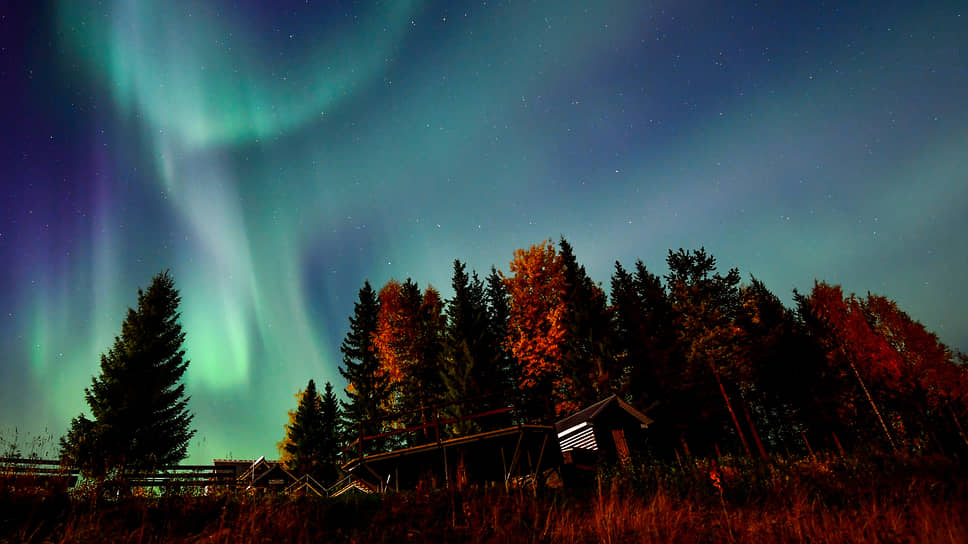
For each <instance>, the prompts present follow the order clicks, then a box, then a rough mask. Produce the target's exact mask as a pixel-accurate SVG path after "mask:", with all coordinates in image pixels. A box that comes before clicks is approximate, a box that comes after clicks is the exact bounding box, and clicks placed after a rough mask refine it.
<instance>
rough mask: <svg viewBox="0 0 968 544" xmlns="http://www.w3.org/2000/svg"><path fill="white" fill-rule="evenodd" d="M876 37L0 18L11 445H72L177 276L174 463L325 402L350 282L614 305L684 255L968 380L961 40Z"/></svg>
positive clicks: (943, 25) (937, 9)
mask: <svg viewBox="0 0 968 544" xmlns="http://www.w3.org/2000/svg"><path fill="white" fill-rule="evenodd" d="M11 4H12V5H11ZM727 4H732V5H728V6H727ZM889 4H890V3H888V2H883V1H876V2H847V3H844V5H838V3H837V2H832V3H820V2H804V3H802V4H795V3H784V7H776V6H775V5H774V3H773V2H763V3H760V4H758V3H749V2H709V3H708V4H707V3H702V2H690V1H681V2H643V1H614V2H607V1H601V2H572V1H567V0H555V1H549V2H530V1H521V0H513V1H486V2H480V1H478V2H467V3H459V2H407V1H404V0H394V1H390V2H385V3H383V5H381V6H377V5H375V3H374V2H359V3H356V2H353V3H349V2H321V1H317V0H313V1H309V0H306V1H299V2H287V1H278V2H263V1H257V0H248V1H236V2H215V1H211V2H210V1H203V0H197V1H183V0H179V1H172V0H166V1H149V0H104V1H101V2H83V1H80V0H64V1H63V2H59V3H58V2H54V3H44V2H31V1H22V2H11V3H4V4H3V6H0V93H2V101H0V166H2V170H0V179H2V186H0V187H2V190H0V433H3V434H5V435H6V436H8V437H9V433H12V432H13V429H14V428H16V429H17V431H18V432H19V433H21V435H22V434H23V433H28V434H33V435H41V434H44V433H45V429H46V433H49V434H52V435H53V436H54V437H55V439H56V438H57V437H59V436H60V435H61V434H63V433H64V432H65V431H66V428H67V425H68V422H69V420H70V418H71V417H73V416H76V415H77V414H78V413H80V412H81V411H82V410H86V408H87V407H86V404H85V402H84V398H83V388H84V387H85V386H87V385H89V384H90V379H91V376H92V375H94V374H95V373H97V372H98V355H99V354H100V353H102V352H104V351H106V350H107V349H108V348H109V347H110V345H111V343H112V341H113V338H114V336H115V335H117V334H119V333H120V326H121V322H122V320H123V318H124V314H125V311H126V308H127V307H128V306H131V305H134V304H135V303H136V297H137V289H138V287H139V286H140V287H145V286H147V284H148V283H149V281H150V279H151V277H152V276H153V275H155V274H156V273H158V272H160V271H162V270H164V269H166V268H167V269H170V270H171V272H172V274H173V276H174V278H175V281H176V285H177V287H178V288H179V289H180V290H181V294H182V298H183V301H182V306H181V310H182V312H183V316H182V323H183V325H184V327H185V331H186V333H187V342H186V346H185V347H186V350H187V353H188V358H189V359H190V360H191V365H190V367H189V370H188V372H187V374H186V378H185V381H186V384H187V388H188V392H189V394H190V395H191V397H192V400H191V403H190V408H191V409H192V410H193V411H194V412H195V421H194V425H195V428H197V429H198V434H197V436H196V438H195V439H194V440H193V441H192V444H191V446H190V450H189V453H190V460H192V461H196V462H205V461H209V462H210V460H211V459H212V458H213V457H230V456H231V457H235V458H254V457H258V456H259V455H266V456H268V457H270V458H271V457H274V456H276V455H277V453H276V450H275V443H276V442H277V441H279V440H280V439H281V438H282V437H283V434H284V431H283V424H284V423H285V422H286V421H287V418H286V411H287V410H289V409H292V408H294V407H295V403H296V400H295V399H294V397H293V395H294V394H295V393H296V391H297V389H299V388H302V387H305V385H306V382H307V381H308V380H309V379H310V378H314V379H316V381H317V382H318V383H323V382H325V381H327V380H329V381H333V382H334V384H335V385H337V388H338V389H341V388H342V387H343V386H344V385H345V384H344V383H343V382H342V380H341V378H340V377H339V374H338V372H337V364H338V362H339V361H340V355H339V351H338V347H339V343H340V341H341V340H342V338H343V336H344V335H345V333H346V330H347V326H348V322H347V318H348V316H349V315H350V314H351V313H352V308H353V302H354V301H355V300H356V296H357V292H358V290H359V288H360V287H361V286H362V284H363V281H364V280H365V279H369V280H370V281H371V283H373V285H374V286H375V287H376V288H379V286H381V285H382V284H383V283H384V282H386V281H387V280H388V279H390V278H391V277H393V278H398V279H401V280H403V279H406V278H407V277H412V278H414V279H415V280H416V281H418V282H419V283H420V285H421V286H422V287H423V286H426V285H427V284H428V283H429V284H432V285H434V286H435V287H437V288H438V289H439V290H440V291H441V292H442V294H443V295H444V296H445V297H447V296H449V295H450V285H449V284H450V275H451V272H452V268H451V265H452V261H453V259H455V258H459V259H461V260H463V261H466V262H468V264H469V266H470V267H472V268H475V269H477V270H478V271H479V272H481V273H486V272H487V271H488V270H489V269H490V267H491V265H495V266H497V268H498V269H503V270H507V268H508V266H507V263H508V262H509V261H510V259H511V257H512V252H513V251H514V250H515V249H516V248H520V247H528V246H530V245H531V244H534V243H538V242H540V241H541V240H544V239H547V238H554V239H556V240H557V238H558V237H559V236H560V235H564V236H565V237H566V238H567V239H568V240H569V241H570V242H571V243H572V245H573V246H574V248H575V252H576V254H577V256H578V258H579V260H580V261H581V262H582V263H583V264H585V265H586V267H587V268H588V270H589V273H590V274H591V276H592V277H593V278H594V279H595V280H597V281H600V282H602V284H603V285H604V286H605V287H606V288H607V286H608V282H609V278H610V275H611V273H612V266H613V263H614V261H615V260H616V259H617V260H621V261H622V262H623V263H625V264H626V265H631V264H633V262H634V260H635V259H637V258H641V259H642V260H644V261H645V263H646V264H647V266H649V268H650V269H651V270H652V271H653V272H656V273H660V274H661V273H664V272H665V262H664V260H665V256H666V253H667V251H668V250H669V249H677V248H679V247H684V248H688V249H691V248H698V247H699V246H701V245H704V246H705V247H706V249H707V250H708V251H709V252H711V253H712V254H713V255H715V256H716V257H718V259H719V262H720V265H721V267H723V268H726V267H733V266H735V267H738V268H739V269H740V271H741V273H742V274H743V276H744V278H747V279H748V278H749V275H750V274H753V275H755V276H756V277H758V278H760V279H762V280H763V281H764V282H765V283H766V284H767V286H768V287H770V288H771V289H772V290H773V291H774V292H775V293H776V294H777V295H779V296H780V297H781V298H782V299H783V300H784V301H786V302H787V303H789V302H790V301H791V300H792V290H793V289H794V288H797V289H799V290H801V291H809V290H810V289H811V287H812V286H813V282H814V280H815V279H821V280H826V281H828V282H831V283H839V284H842V285H843V287H844V289H845V290H846V291H847V292H857V293H859V294H865V293H866V292H867V291H872V292H876V293H880V294H884V295H886V296H888V297H891V298H893V299H895V300H896V301H897V302H898V303H899V305H900V306H901V308H902V309H904V310H906V311H907V312H908V313H910V314H911V315H912V316H913V317H914V318H916V319H918V320H920V321H922V322H923V323H924V324H925V325H926V326H927V327H928V328H929V329H931V330H933V331H935V332H936V333H938V335H939V336H940V337H941V339H942V340H943V341H945V342H946V343H948V344H949V345H952V346H953V347H955V348H959V349H962V350H965V349H968V314H966V312H965V308H966V307H968V289H966V285H965V281H964V277H965V276H966V273H965V271H966V270H968V242H966V241H965V235H966V233H968V8H966V7H965V5H964V4H963V3H960V2H926V3H924V4H926V5H918V4H921V3H917V2H905V3H899V5H897V6H892V5H889ZM270 5H272V6H275V7H269V6H270ZM55 452H56V447H55V445H53V444H52V445H51V447H50V452H49V453H50V454H54V453H55ZM26 453H29V452H26ZM39 453H44V452H39Z"/></svg>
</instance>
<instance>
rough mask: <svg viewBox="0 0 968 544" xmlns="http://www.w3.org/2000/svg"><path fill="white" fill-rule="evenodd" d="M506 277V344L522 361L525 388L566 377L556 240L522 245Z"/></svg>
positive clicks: (560, 271)
mask: <svg viewBox="0 0 968 544" xmlns="http://www.w3.org/2000/svg"><path fill="white" fill-rule="evenodd" d="M510 270H511V272H510V275H509V276H507V277H504V284H505V286H507V290H508V294H509V295H510V316H509V323H508V336H507V338H506V340H505V345H506V346H507V347H508V348H509V349H510V350H511V353H512V354H513V355H514V356H515V358H517V359H518V361H519V362H520V364H521V383H520V385H521V387H522V388H528V387H534V386H537V385H538V384H540V383H543V382H545V381H546V380H549V379H550V380H551V381H552V382H553V383H555V382H557V381H558V380H559V379H560V370H561V347H562V342H563V340H564V338H565V327H564V322H563V317H564V314H565V304H564V301H563V298H562V294H563V292H564V287H565V280H564V273H563V269H562V263H561V260H560V258H559V257H558V254H557V253H556V252H555V248H554V246H553V245H552V243H551V240H546V241H545V242H543V243H541V244H539V245H534V246H531V248H530V249H527V250H524V249H518V250H517V251H515V252H514V259H513V260H512V261H511V264H510Z"/></svg>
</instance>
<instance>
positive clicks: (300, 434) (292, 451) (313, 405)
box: [280, 380, 340, 484]
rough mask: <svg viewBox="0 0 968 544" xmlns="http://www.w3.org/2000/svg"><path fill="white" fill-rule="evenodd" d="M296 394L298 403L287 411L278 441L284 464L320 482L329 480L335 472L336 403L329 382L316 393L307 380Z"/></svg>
mask: <svg viewBox="0 0 968 544" xmlns="http://www.w3.org/2000/svg"><path fill="white" fill-rule="evenodd" d="M298 397H299V406H298V407H297V408H296V411H295V412H290V417H289V420H290V422H289V424H288V425H286V438H285V439H284V440H283V441H282V442H281V443H280V449H281V450H282V453H283V457H284V459H285V461H286V468H288V469H289V470H290V471H294V472H296V473H297V474H309V475H310V476H312V477H313V478H315V479H316V480H317V481H319V482H321V483H324V484H326V483H331V482H333V481H334V480H336V479H337V475H338V474H339V468H338V467H339V452H340V439H339V417H340V414H339V405H338V403H337V400H336V395H335V394H334V393H333V385H332V384H331V383H329V382H326V387H325V392H324V393H323V394H322V395H320V394H319V392H318V391H317V390H316V383H315V382H314V381H313V380H309V384H308V385H307V386H306V390H305V391H303V392H302V393H301V394H300V395H298Z"/></svg>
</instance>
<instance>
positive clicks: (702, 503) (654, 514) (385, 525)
mask: <svg viewBox="0 0 968 544" xmlns="http://www.w3.org/2000/svg"><path fill="white" fill-rule="evenodd" d="M966 475H968V471H965V470H964V469H963V468H962V467H961V466H960V465H958V464H956V463H953V462H951V461H948V460H945V459H942V458H933V459H926V458H899V457H884V456H882V457H868V458H864V459H840V458H825V459H816V458H810V459H797V460H779V459H774V460H772V461H771V462H769V463H764V462H759V461H756V462H754V461H751V460H748V459H737V458H727V459H720V460H719V461H718V462H715V463H714V462H712V461H710V460H691V461H689V462H688V463H684V464H683V465H681V466H680V465H679V464H672V465H638V466H636V467H634V468H628V467H627V468H622V469H615V470H611V471H605V472H604V473H603V474H602V475H601V476H598V477H594V478H590V479H589V480H588V482H587V483H586V485H584V486H583V487H580V488H577V489H576V488H574V487H571V488H568V489H539V490H535V489H532V488H516V489H515V488H512V489H510V490H505V489H504V487H503V486H500V487H488V488H469V489H464V490H460V491H447V490H437V491H411V492H406V493H404V492H401V493H392V494H387V495H370V496H364V497H357V498H353V499H322V498H318V497H286V496H269V495H251V494H246V493H242V492H220V493H212V494H209V495H203V494H200V493H198V492H197V491H194V492H193V491H173V492H170V493H167V494H161V495H159V494H153V493H148V492H145V491H143V490H141V491H139V490H135V492H134V493H132V494H131V495H128V496H125V497H123V498H106V497H105V495H106V494H105V493H104V490H103V488H100V487H99V486H98V485H96V484H94V485H89V486H87V487H81V488H79V489H76V490H72V491H71V492H65V491H63V490H60V491H58V490H52V489H46V490H40V491H37V492H32V491H30V490H29V488H26V487H24V486H23V485H22V484H23V482H21V484H20V487H18V488H17V489H12V488H11V487H10V486H9V485H7V484H3V483H2V482H3V480H2V479H0V542H3V543H7V542H11V543H13V542H18V543H19V542H52V543H61V542H63V543H67V542H78V543H83V542H129V543H145V542H176V543H177V542H212V543H256V542H259V543H262V542H408V541H410V542H663V543H665V542H724V543H727V542H830V543H834V542H837V543H840V542H931V543H936V542H953V543H955V542H968V524H966V522H965V521H963V520H965V519H968V500H966V499H968V494H966V490H968V486H966V484H965V482H966V478H965V476H966ZM717 482H718V484H719V485H718V486H717V485H716V484H717Z"/></svg>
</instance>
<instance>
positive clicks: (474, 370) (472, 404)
mask: <svg viewBox="0 0 968 544" xmlns="http://www.w3.org/2000/svg"><path fill="white" fill-rule="evenodd" d="M451 285H452V287H453V288H454V298H452V299H450V300H449V301H447V311H446V313H447V324H446V329H445V331H444V368H443V378H444V386H445V389H446V390H445V396H446V398H447V400H451V401H457V400H461V399H468V398H474V399H475V400H473V401H468V402H465V403H462V404H456V405H452V406H450V407H449V409H448V412H449V415H451V416H456V417H460V416H466V415H470V414H472V413H474V412H481V411H484V410H486V409H488V408H491V407H493V406H494V405H497V404H501V399H499V398H493V397H487V398H479V397H482V396H485V395H489V394H491V393H497V392H500V391H501V390H502V386H501V384H500V383H499V381H496V380H494V377H495V376H496V375H497V374H496V373H495V370H496V369H495V362H496V361H495V360H494V355H493V354H494V344H495V342H494V341H493V339H492V338H491V335H490V330H489V328H488V316H487V304H486V301H485V296H484V283H483V282H482V281H481V280H480V279H479V278H478V277H477V273H476V272H472V273H471V274H470V275H468V274H467V272H466V266H465V265H464V264H463V263H461V262H460V261H459V260H455V261H454V276H453V279H452V280H451ZM457 427H458V429H457V431H458V432H461V433H467V432H472V431H476V430H478V428H479V427H478V425H477V423H476V422H472V421H468V422H464V423H462V424H460V425H458V426H457Z"/></svg>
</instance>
